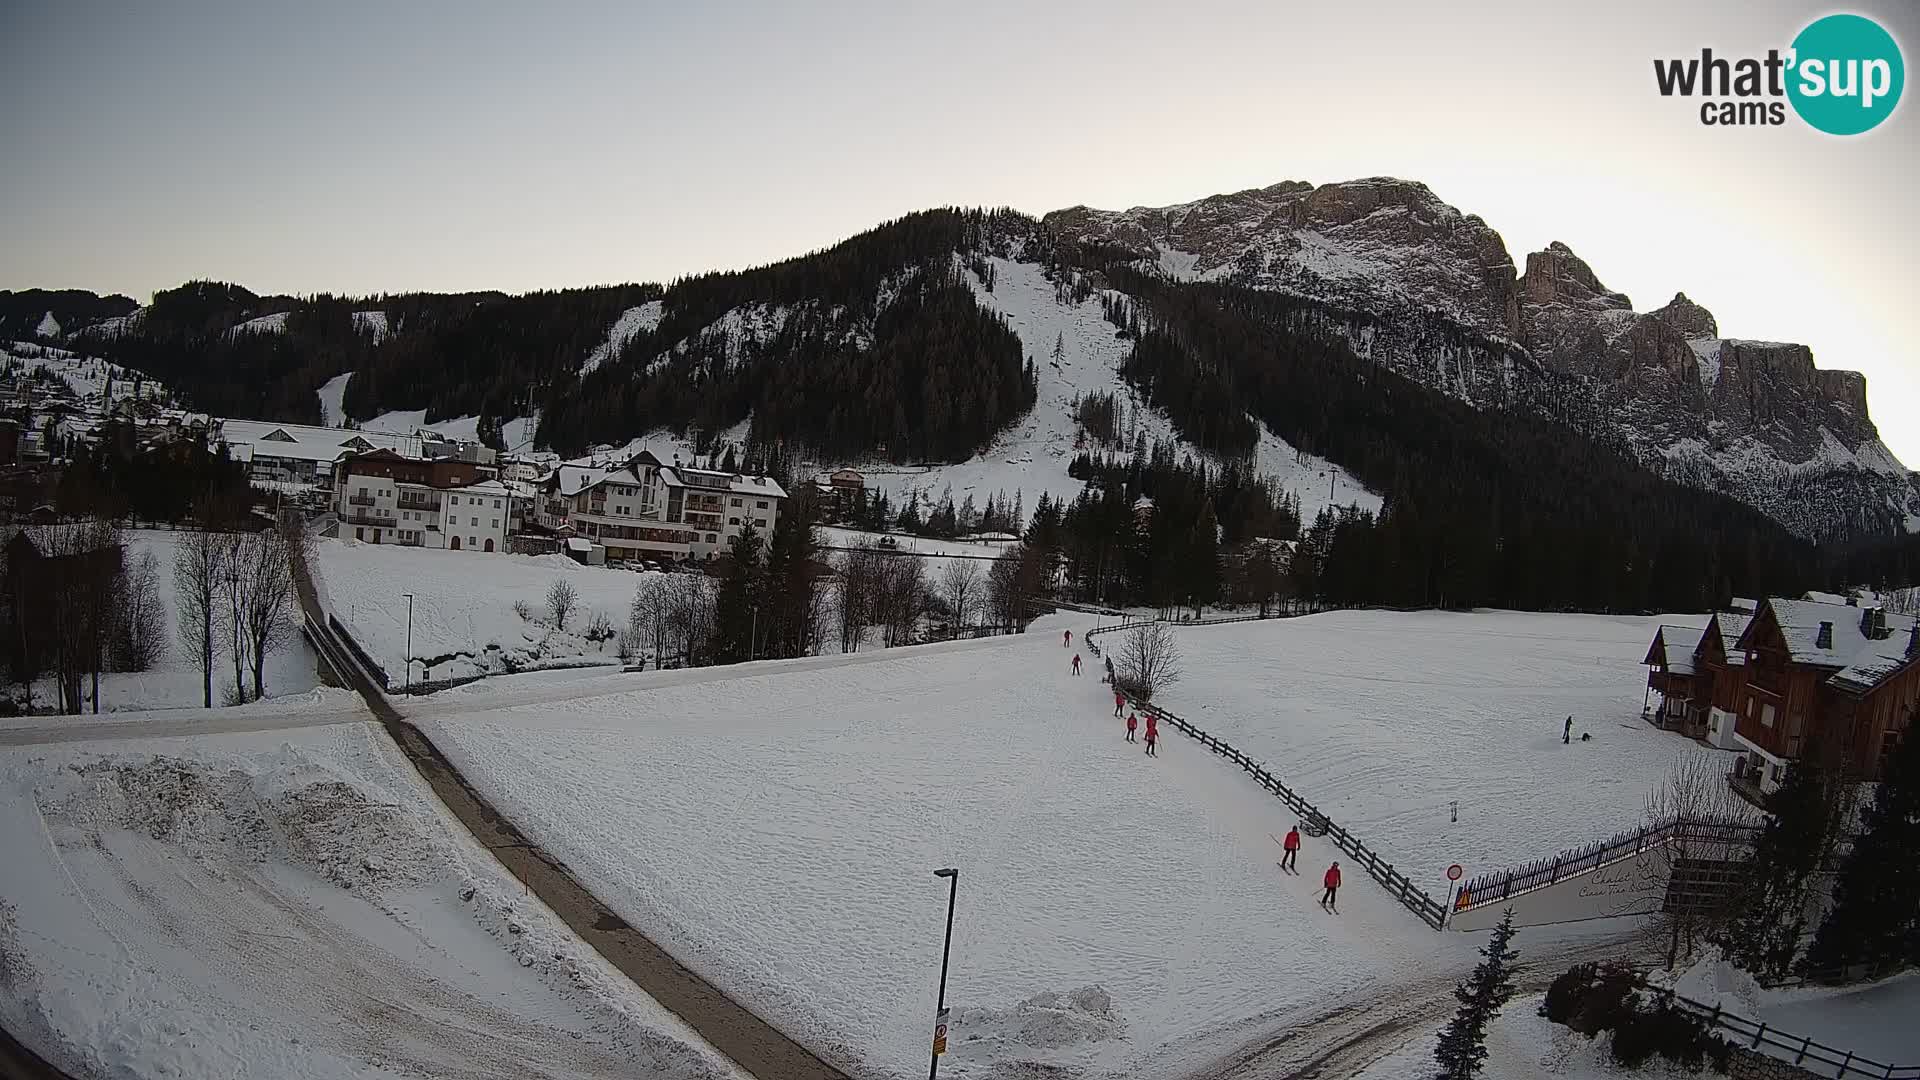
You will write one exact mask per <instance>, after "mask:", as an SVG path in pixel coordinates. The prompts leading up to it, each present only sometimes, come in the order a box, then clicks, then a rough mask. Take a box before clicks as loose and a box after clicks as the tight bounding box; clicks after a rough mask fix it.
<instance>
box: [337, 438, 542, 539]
mask: <svg viewBox="0 0 1920 1080" xmlns="http://www.w3.org/2000/svg"><path fill="white" fill-rule="evenodd" d="M333 478H334V486H333V505H334V513H335V515H337V517H338V518H339V525H338V533H337V535H339V536H341V537H343V538H344V537H351V538H353V539H355V540H360V541H364V542H366V543H369V544H400V545H402V546H405V547H427V548H441V549H444V550H447V551H505V550H507V536H508V534H509V533H510V532H511V531H512V519H513V514H514V509H513V505H512V504H513V498H512V493H511V492H510V491H509V489H508V488H507V486H506V485H505V484H502V483H501V482H500V481H498V480H496V479H494V477H493V470H492V468H491V467H490V466H485V465H480V464H478V463H476V462H472V461H463V460H459V459H457V458H438V459H433V458H416V457H407V456H405V455H402V454H399V453H397V452H395V451H393V450H387V449H378V450H369V451H365V452H362V453H357V454H353V455H351V456H348V457H346V458H343V459H342V460H341V461H339V462H338V463H337V465H336V466H335V467H334V469H333Z"/></svg>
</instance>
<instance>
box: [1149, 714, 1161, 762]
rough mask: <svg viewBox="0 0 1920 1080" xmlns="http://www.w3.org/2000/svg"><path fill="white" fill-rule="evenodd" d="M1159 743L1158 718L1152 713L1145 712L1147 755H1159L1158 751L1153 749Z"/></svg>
mask: <svg viewBox="0 0 1920 1080" xmlns="http://www.w3.org/2000/svg"><path fill="white" fill-rule="evenodd" d="M1159 745H1160V718H1159V717H1157V716H1155V715H1154V714H1152V713H1148V714H1147V756H1148V757H1159V756H1160V752H1159V751H1158V750H1156V749H1155V747H1157V746H1159Z"/></svg>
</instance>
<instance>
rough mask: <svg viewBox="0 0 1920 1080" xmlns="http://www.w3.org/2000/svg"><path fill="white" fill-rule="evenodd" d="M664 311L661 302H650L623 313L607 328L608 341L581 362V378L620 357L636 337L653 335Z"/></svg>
mask: <svg viewBox="0 0 1920 1080" xmlns="http://www.w3.org/2000/svg"><path fill="white" fill-rule="evenodd" d="M663 310H664V305H663V304H662V303H661V302H660V301H658V300H649V301H647V302H646V303H644V304H641V305H640V306H639V307H630V308H628V309H627V310H625V311H623V312H621V313H620V317H619V318H617V319H615V320H614V321H613V325H612V326H610V327H608V328H607V339H606V340H605V341H602V342H601V343H600V344H598V345H596V346H594V347H593V351H592V352H590V353H588V354H587V358H586V360H584V361H582V362H581V364H580V375H581V377H582V378H584V377H586V376H587V375H589V374H591V373H592V372H594V371H595V370H597V369H598V368H599V367H600V365H601V364H604V363H606V362H607V361H608V360H611V359H613V358H614V357H616V356H618V355H620V350H622V349H624V348H626V347H627V342H629V341H632V340H633V339H634V338H635V337H638V336H639V335H641V334H650V333H652V332H653V331H654V329H655V328H657V327H658V326H659V325H660V315H661V312H662V311H663Z"/></svg>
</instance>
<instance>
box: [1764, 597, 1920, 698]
mask: <svg viewBox="0 0 1920 1080" xmlns="http://www.w3.org/2000/svg"><path fill="white" fill-rule="evenodd" d="M1764 606H1765V609H1766V610H1768V611H1771V612H1772V614H1773V619H1774V622H1775V623H1776V624H1778V625H1779V627H1780V635H1781V637H1783V638H1784V639H1785V640H1786V643H1787V654H1788V657H1789V658H1790V659H1791V660H1792V662H1793V663H1796V664H1808V665H1812V666H1815V667H1822V668H1832V669H1836V670H1835V671H1834V672H1833V674H1832V675H1831V676H1829V677H1828V678H1827V680H1826V681H1827V683H1828V684H1829V685H1831V686H1833V687H1834V688H1835V689H1838V690H1843V691H1846V692H1849V693H1855V694H1858V693H1864V692H1866V691H1868V690H1871V689H1873V688H1874V687H1875V686H1878V685H1880V684H1881V683H1883V682H1885V681H1886V680H1887V679H1888V678H1890V677H1892V676H1893V675H1894V673H1896V672H1898V671H1900V670H1901V669H1903V668H1904V667H1905V666H1906V665H1907V663H1908V662H1909V661H1911V660H1914V659H1915V657H1911V656H1909V655H1908V654H1907V647H1908V644H1909V643H1910V642H1911V641H1912V635H1913V628H1914V623H1915V621H1916V620H1915V619H1914V617H1913V616H1911V615H1887V614H1884V612H1882V615H1881V617H1882V618H1883V619H1884V620H1885V624H1886V636H1885V637H1880V638H1869V637H1868V636H1867V635H1866V632H1865V630H1864V628H1863V626H1862V623H1863V622H1864V621H1865V619H1864V616H1865V615H1866V613H1867V612H1869V611H1876V610H1880V609H1877V608H1873V607H1857V606H1854V605H1850V604H1845V603H1838V604H1834V603H1824V602H1822V601H1818V600H1786V599H1781V598H1770V599H1768V600H1767V601H1766V603H1765V605H1764ZM1758 621H1759V620H1758V618H1757V617H1756V619H1755V623H1756V624H1757V623H1758ZM1823 623H1824V624H1830V625H1831V627H1832V630H1831V633H1830V634H1829V636H1828V638H1827V642H1826V644H1825V645H1824V646H1822V644H1821V633H1820V631H1821V625H1822V624H1823ZM1747 636H1748V635H1746V634H1742V635H1741V637H1742V640H1744V639H1745V638H1746V637H1747Z"/></svg>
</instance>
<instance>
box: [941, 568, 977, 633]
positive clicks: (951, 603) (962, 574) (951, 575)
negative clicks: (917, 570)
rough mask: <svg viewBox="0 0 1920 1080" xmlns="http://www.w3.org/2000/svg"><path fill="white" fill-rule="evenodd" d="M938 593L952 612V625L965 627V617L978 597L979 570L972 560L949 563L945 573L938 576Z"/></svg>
mask: <svg viewBox="0 0 1920 1080" xmlns="http://www.w3.org/2000/svg"><path fill="white" fill-rule="evenodd" d="M940 592H941V595H942V597H943V598H944V599H945V600H946V602H947V607H948V608H950V609H952V611H953V623H954V625H955V626H956V627H960V626H966V625H967V616H968V614H969V613H971V612H972V611H973V608H974V605H975V604H976V603H977V602H978V600H979V596H980V568H979V567H978V566H976V565H975V564H974V561H973V560H972V559H955V560H953V561H952V562H949V563H948V564H947V569H946V572H945V573H943V574H941V575H940Z"/></svg>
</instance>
